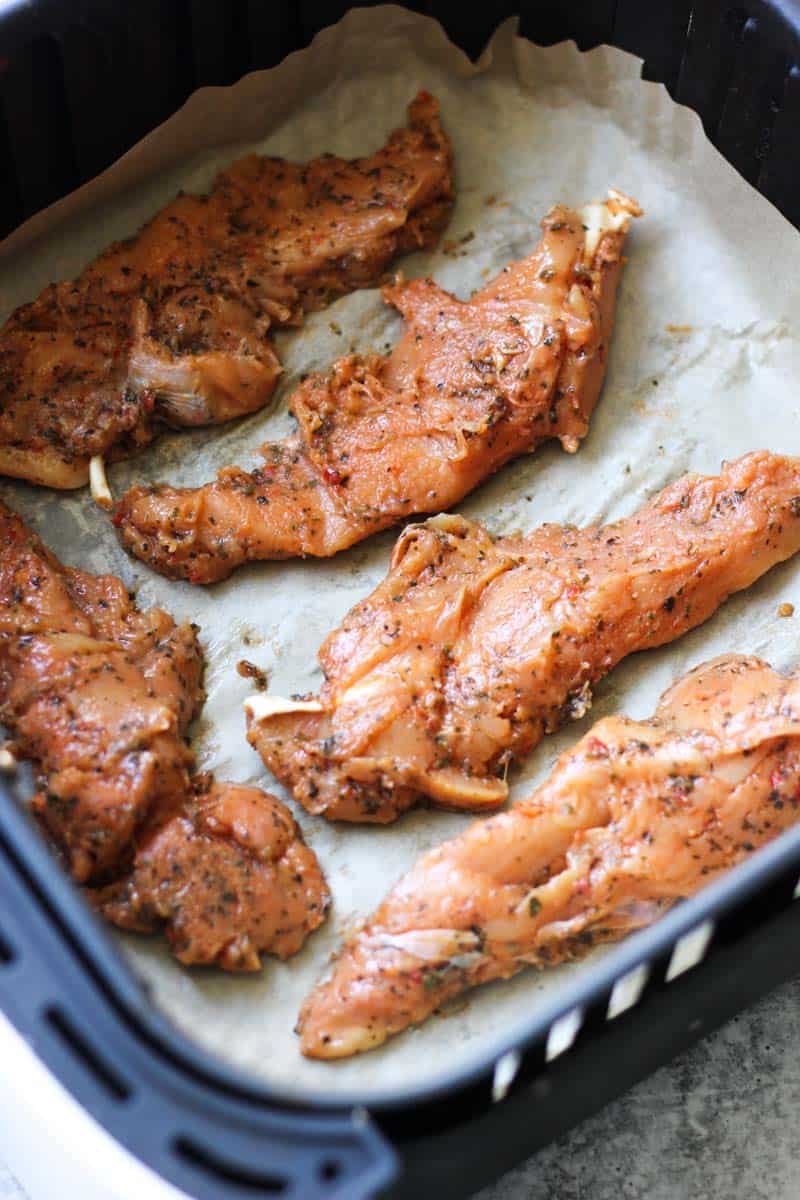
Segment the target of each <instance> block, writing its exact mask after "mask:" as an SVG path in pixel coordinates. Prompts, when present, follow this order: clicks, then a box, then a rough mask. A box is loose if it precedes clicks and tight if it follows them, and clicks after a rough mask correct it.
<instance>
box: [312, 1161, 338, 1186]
mask: <svg viewBox="0 0 800 1200" xmlns="http://www.w3.org/2000/svg"><path fill="white" fill-rule="evenodd" d="M341 1174H342V1164H341V1163H340V1162H339V1161H338V1160H337V1159H335V1158H323V1160H322V1162H321V1163H320V1164H319V1166H318V1167H317V1175H318V1176H319V1178H320V1180H321V1182H322V1183H327V1184H331V1185H333V1184H334V1183H336V1182H337V1181H338V1180H339V1179H340V1177H341Z"/></svg>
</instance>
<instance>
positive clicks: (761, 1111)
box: [475, 979, 800, 1200]
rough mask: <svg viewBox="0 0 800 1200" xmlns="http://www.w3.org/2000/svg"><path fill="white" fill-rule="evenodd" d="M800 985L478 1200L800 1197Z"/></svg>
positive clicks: (780, 1199)
mask: <svg viewBox="0 0 800 1200" xmlns="http://www.w3.org/2000/svg"><path fill="white" fill-rule="evenodd" d="M799 1127H800V979H797V980H794V981H793V982H792V983H789V984H785V985H784V986H783V987H782V988H780V989H779V990H778V991H776V992H774V993H773V994H772V995H770V996H768V997H766V999H764V1000H762V1001H761V1003H760V1004H758V1005H757V1006H756V1007H754V1008H752V1009H749V1010H748V1011H747V1012H746V1013H744V1014H742V1015H741V1016H739V1017H737V1018H735V1019H734V1020H733V1021H732V1022H730V1023H729V1024H728V1025H726V1026H724V1027H723V1028H722V1029H720V1030H718V1031H717V1032H716V1033H715V1034H712V1036H711V1037H709V1038H706V1039H705V1040H704V1041H703V1042H701V1043H699V1045H697V1046H695V1047H693V1048H692V1049H691V1050H690V1051H689V1052H688V1053H686V1054H683V1055H682V1056H681V1057H680V1058H678V1059H676V1060H675V1061H674V1062H673V1063H671V1064H670V1065H669V1066H668V1067H664V1068H663V1069H662V1070H660V1071H658V1072H657V1073H656V1074H655V1075H653V1076H651V1077H650V1078H649V1079H646V1080H645V1081H644V1082H643V1083H640V1084H639V1085H638V1086H637V1087H635V1088H634V1089H633V1090H632V1091H630V1092H628V1094H627V1095H625V1096H623V1097H622V1098H621V1099H620V1100H617V1101H616V1102H615V1103H613V1104H611V1105H609V1106H608V1107H607V1108H605V1109H603V1111H602V1112H600V1113H598V1114H597V1115H596V1116H595V1117H592V1118H591V1119H590V1120H588V1121H585V1122H584V1123H583V1124H582V1125H579V1126H578V1127H577V1128H576V1129H574V1130H572V1132H571V1133H569V1134H567V1136H565V1137H564V1138H562V1139H561V1140H560V1141H559V1142H557V1143H554V1144H553V1145H551V1146H548V1147H547V1148H546V1149H544V1150H542V1151H541V1152H540V1153H539V1154H537V1155H534V1157H533V1158H531V1159H529V1160H528V1161H527V1162H526V1163H525V1164H524V1165H523V1166H521V1167H519V1168H518V1169H517V1170H515V1171H512V1172H510V1173H509V1174H508V1175H506V1176H504V1177H503V1178H502V1179H501V1180H499V1181H498V1182H497V1183H496V1184H495V1185H494V1186H492V1187H490V1188H485V1189H484V1190H483V1191H482V1192H480V1193H479V1195H478V1197H476V1198H475V1200H798V1198H800V1132H799Z"/></svg>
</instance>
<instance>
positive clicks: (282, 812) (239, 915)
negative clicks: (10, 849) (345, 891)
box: [0, 505, 328, 970]
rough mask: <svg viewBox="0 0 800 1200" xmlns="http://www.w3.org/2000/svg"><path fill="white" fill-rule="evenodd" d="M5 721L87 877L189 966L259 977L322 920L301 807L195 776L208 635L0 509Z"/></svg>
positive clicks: (119, 914) (48, 827)
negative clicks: (50, 545) (192, 728)
mask: <svg viewBox="0 0 800 1200" xmlns="http://www.w3.org/2000/svg"><path fill="white" fill-rule="evenodd" d="M0 544H2V546H3V555H2V557H0V602H1V603H0V720H2V722H3V723H4V724H5V725H6V726H7V727H8V729H9V730H10V731H11V733H12V736H13V738H14V745H15V748H16V752H17V753H18V754H19V755H21V756H22V757H24V758H28V759H31V760H32V762H33V764H34V768H35V772H36V779H37V791H36V794H35V795H34V797H33V800H32V807H33V811H34V813H35V814H36V816H37V817H38V819H39V821H40V823H41V825H42V827H43V829H44V830H45V831H46V833H47V835H48V837H49V839H50V840H51V841H52V843H53V844H54V845H55V846H56V847H57V848H58V850H59V852H60V854H61V855H62V857H63V859H64V862H65V864H66V865H67V867H68V869H69V870H70V872H71V874H72V876H73V877H74V878H75V879H76V880H77V881H78V882H79V883H83V884H89V885H95V886H96V887H98V888H99V890H98V891H97V892H96V893H94V901H95V903H96V904H97V905H98V907H99V908H100V909H101V911H103V912H104V913H105V915H106V916H107V917H108V918H109V919H110V920H113V921H114V922H115V923H116V924H118V925H122V926H124V927H126V928H135V929H153V928H156V927H157V926H159V925H162V924H163V925H165V927H166V932H167V936H168V937H169V938H170V940H171V941H172V942H173V945H174V946H175V951H176V953H177V954H178V957H180V958H181V959H182V960H183V961H184V962H206V963H212V962H216V963H218V964H219V965H220V966H223V967H226V968H228V969H239V970H254V969H255V968H256V967H257V966H258V965H259V952H260V951H262V950H269V951H271V952H272V953H275V954H278V955H280V956H281V957H285V956H286V955H287V954H291V953H293V952H294V950H296V949H298V948H299V947H300V945H301V944H302V942H303V941H304V940H305V937H306V936H307V935H308V933H310V932H311V931H312V930H313V929H315V928H316V927H317V925H319V924H320V922H321V921H322V919H323V917H324V915H325V910H326V907H327V904H328V890H327V887H326V884H325V881H324V879H323V876H322V872H321V870H320V868H319V864H318V863H317V861H316V858H315V857H314V855H313V853H312V852H311V851H310V850H309V849H308V848H307V847H306V846H305V845H304V844H303V841H302V838H301V836H300V832H299V830H298V828H297V825H296V824H295V822H294V820H293V818H292V817H291V815H290V813H289V812H288V811H287V809H286V808H285V807H284V806H283V805H282V804H280V803H279V802H278V801H277V800H275V799H274V797H272V796H269V795H267V794H266V793H264V792H261V791H258V790H256V789H253V788H242V787H237V786H234V785H232V784H215V783H214V782H213V780H211V779H209V778H208V777H205V776H200V777H197V776H194V774H193V768H194V757H193V755H192V752H191V750H190V748H189V746H188V744H187V741H186V735H187V731H188V728H189V723H190V721H191V720H192V718H193V716H195V715H196V714H197V712H198V711H199V708H200V706H201V703H202V699H203V692H202V686H201V678H202V671H203V658H202V653H201V651H200V647H199V645H198V642H197V628H196V626H191V625H176V624H175V622H174V621H173V620H172V618H171V617H170V616H169V615H168V614H167V613H165V612H162V611H161V610H160V609H149V610H147V611H145V612H142V611H140V610H139V609H137V608H136V606H135V604H134V602H133V599H132V597H130V596H129V595H128V593H127V592H126V591H125V588H124V587H123V584H122V582H121V581H120V580H119V579H117V578H115V577H114V576H113V575H100V576H95V575H90V574H88V573H87V572H85V571H80V570H76V569H72V568H69V567H64V566H62V565H61V563H59V562H58V560H57V559H56V558H55V556H54V555H52V554H51V553H50V552H49V551H48V550H47V549H46V548H45V546H44V545H43V544H42V542H41V541H40V540H39V538H38V537H36V536H35V534H33V533H31V531H30V530H29V529H27V528H26V526H25V525H24V524H23V522H22V521H21V520H20V519H19V517H17V516H15V515H14V514H13V513H12V512H10V511H9V510H8V509H7V508H5V507H4V506H3V505H0Z"/></svg>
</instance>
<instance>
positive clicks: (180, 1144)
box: [174, 1134, 339, 1196]
mask: <svg viewBox="0 0 800 1200" xmlns="http://www.w3.org/2000/svg"><path fill="white" fill-rule="evenodd" d="M174 1147H175V1151H176V1153H177V1154H178V1156H179V1157H180V1158H182V1159H183V1161H184V1162H185V1163H188V1164H189V1165H190V1166H192V1167H194V1168H195V1169H197V1170H200V1171H203V1172H204V1173H205V1174H206V1175H210V1176H211V1177H212V1178H213V1179H216V1180H217V1182H218V1183H228V1184H230V1183H232V1184H234V1186H235V1187H237V1188H239V1189H240V1190H241V1191H243V1192H261V1193H266V1194H268V1195H271V1196H282V1195H283V1194H284V1193H285V1192H286V1191H287V1189H288V1187H289V1180H288V1179H287V1178H286V1176H285V1175H281V1174H279V1173H277V1172H273V1171H266V1170H262V1169H260V1168H258V1167H248V1166H245V1165H244V1164H243V1163H234V1162H231V1161H230V1160H228V1159H224V1158H222V1157H220V1155H219V1154H217V1153H216V1152H215V1151H214V1150H211V1149H209V1148H208V1147H207V1146H200V1145H198V1144H197V1142H196V1141H195V1140H194V1139H193V1138H190V1137H187V1136H186V1135H185V1134H181V1136H180V1137H178V1138H176V1139H175V1142H174ZM325 1167H329V1168H333V1167H334V1164H333V1161H332V1160H331V1162H330V1163H328V1162H327V1161H326V1162H323V1163H322V1164H321V1168H320V1171H322V1168H325ZM335 1173H336V1177H338V1174H339V1164H338V1163H336V1164H335Z"/></svg>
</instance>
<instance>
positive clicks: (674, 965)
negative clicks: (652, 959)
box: [664, 921, 714, 983]
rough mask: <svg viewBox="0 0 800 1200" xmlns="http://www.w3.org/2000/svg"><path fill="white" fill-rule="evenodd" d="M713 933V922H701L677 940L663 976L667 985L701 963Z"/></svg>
mask: <svg viewBox="0 0 800 1200" xmlns="http://www.w3.org/2000/svg"><path fill="white" fill-rule="evenodd" d="M713 933H714V923H713V921H703V923H702V924H701V925H697V926H696V927H695V928H694V929H690V930H689V932H688V933H685V934H684V935H683V937H681V938H678V940H677V942H676V943H675V949H674V950H673V951H672V958H671V959H670V960H669V966H668V967H667V973H666V975H665V976H664V979H665V981H666V982H667V983H672V980H673V979H677V978H678V976H679V975H683V973H684V972H685V971H690V970H691V969H692V967H696V966H697V964H698V963H699V962H702V961H703V959H704V958H705V954H706V950H707V949H708V945H709V942H710V941H711V938H712V936H713Z"/></svg>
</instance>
